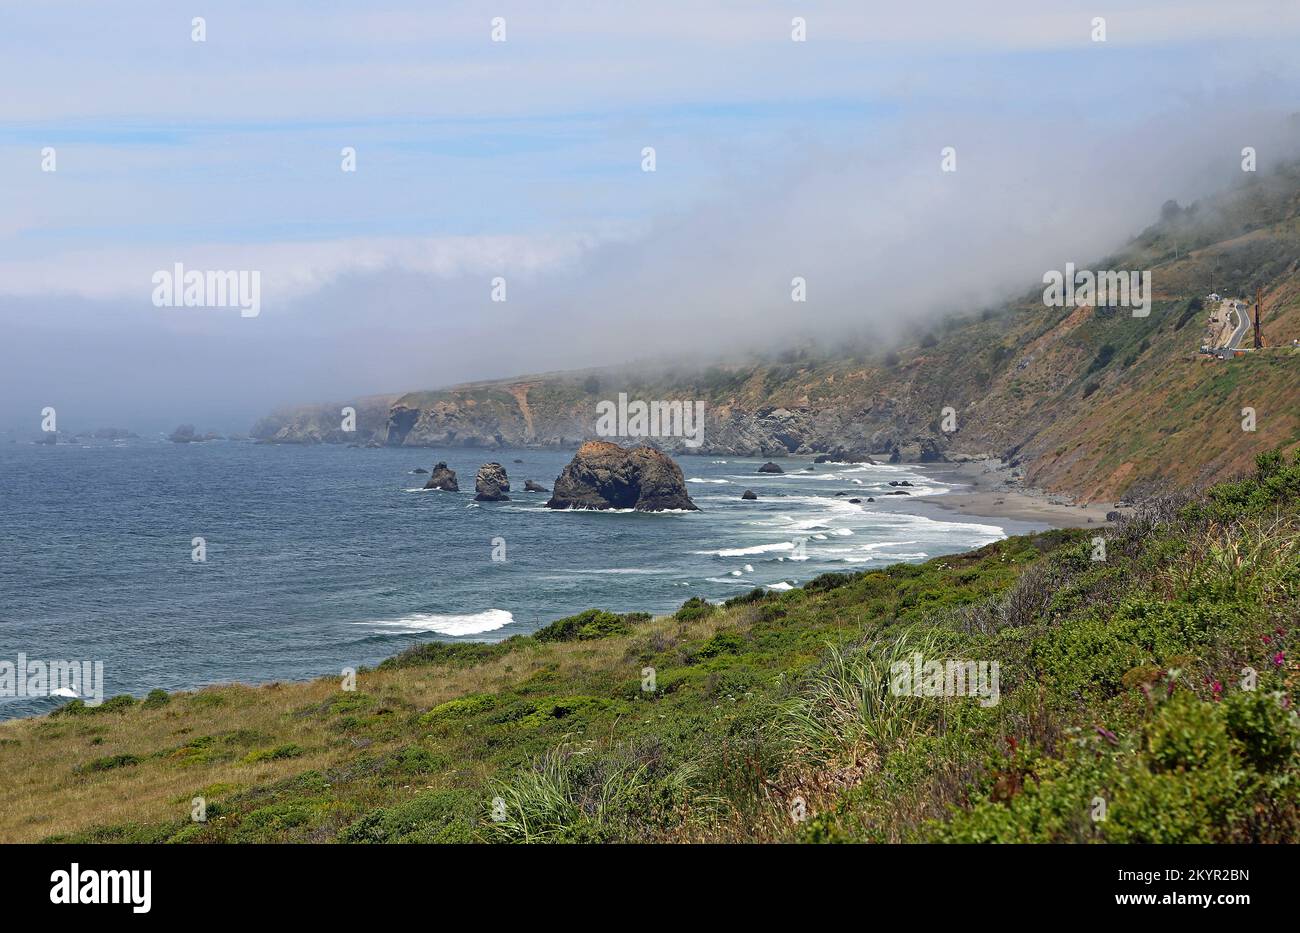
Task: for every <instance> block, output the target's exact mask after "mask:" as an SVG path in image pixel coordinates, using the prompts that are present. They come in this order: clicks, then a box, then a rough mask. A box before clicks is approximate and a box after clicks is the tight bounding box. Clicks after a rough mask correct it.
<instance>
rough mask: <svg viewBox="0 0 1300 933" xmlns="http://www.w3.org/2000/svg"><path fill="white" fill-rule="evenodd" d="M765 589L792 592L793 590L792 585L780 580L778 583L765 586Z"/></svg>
mask: <svg viewBox="0 0 1300 933" xmlns="http://www.w3.org/2000/svg"><path fill="white" fill-rule="evenodd" d="M767 588H768V589H769V590H792V589H794V584H792V583H786V582H785V581H784V580H782V581H781V582H780V583H769V584H767Z"/></svg>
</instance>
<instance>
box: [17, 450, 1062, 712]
mask: <svg viewBox="0 0 1300 933" xmlns="http://www.w3.org/2000/svg"><path fill="white" fill-rule="evenodd" d="M571 457H572V451H554V450H498V451H477V450H470V449H464V448H456V449H447V450H438V449H409V448H382V449H364V448H348V447H342V446H327V445H322V446H315V447H299V446H273V445H257V444H251V443H241V442H227V441H215V442H208V443H199V444H173V443H168V442H165V441H160V440H132V441H125V442H94V443H88V444H85V445H74V444H60V445H57V446H43V445H33V444H27V443H17V444H4V445H0V662H3V661H11V662H16V661H17V657H18V655H19V654H20V653H21V654H25V655H26V657H27V658H29V659H43V660H48V661H55V660H77V661H83V660H85V661H102V662H103V664H104V680H105V688H104V689H105V696H111V695H114V694H118V693H131V694H135V695H136V696H143V695H144V694H145V693H146V692H148V691H149V690H150V689H152V688H155V687H161V688H163V689H166V690H181V689H193V688H196V687H200V686H203V685H206V684H211V683H220V682H229V681H241V682H246V683H263V682H268V681H274V680H292V679H307V678H312V677H316V676H320V675H324V674H337V673H338V672H339V671H341V670H342V669H343V668H344V667H358V666H361V665H373V664H376V663H377V662H379V661H380V660H382V659H384V658H386V657H389V656H391V655H393V654H396V653H397V652H398V651H401V650H402V649H403V648H406V647H408V646H410V645H412V644H416V643H418V642H422V641H431V640H444V641H456V640H488V641H490V640H497V639H502V638H507V637H509V636H511V635H516V634H525V633H528V632H532V631H534V630H536V629H537V628H539V627H541V626H543V625H545V624H547V623H548V622H551V621H554V620H555V619H558V618H561V617H563V616H565V615H570V614H572V613H575V612H579V611H581V610H583V609H588V608H592V607H598V608H602V609H609V610H613V611H618V612H629V611H644V612H651V613H663V612H668V611H671V610H673V609H675V608H676V607H678V606H680V605H681V603H682V602H684V601H685V600H686V599H688V598H690V597H692V596H702V597H705V598H707V599H710V600H722V599H726V598H728V597H731V596H736V595H739V594H742V593H745V592H747V591H748V590H750V589H752V588H754V587H770V588H773V589H777V590H783V589H789V588H791V587H794V586H797V585H799V584H801V583H805V582H807V581H808V580H810V579H812V578H813V577H815V576H817V575H818V574H820V573H824V572H826V571H831V570H839V571H854V570H862V569H865V568H870V567H880V566H885V565H887V564H891V563H896V562H899V561H921V560H925V559H927V558H930V557H934V556H937V555H941V554H946V553H953V552H958V551H965V550H969V549H971V548H975V547H979V546H982V545H984V544H987V543H989V542H991V541H995V540H997V539H999V538H1002V537H1004V536H1005V535H1006V534H1018V533H1022V532H1025V531H1029V530H1033V529H1036V528H1041V527H1043V526H1041V525H1029V524H1025V523H1018V522H1010V521H1007V520H991V519H988V520H981V519H970V518H967V517H965V516H962V517H956V516H953V517H949V516H948V515H947V514H946V513H943V512H940V511H939V510H936V509H925V508H924V507H919V506H918V504H917V502H916V499H917V498H919V497H921V496H938V495H945V494H947V493H949V492H953V491H955V490H954V489H953V487H951V486H949V485H945V483H944V482H943V481H942V479H941V474H937V473H934V472H929V471H927V470H926V469H925V468H924V467H916V466H907V465H879V466H871V465H866V464H851V465H850V464H817V465H816V466H815V467H814V469H813V471H811V472H808V471H806V470H805V468H806V467H807V466H809V465H810V463H809V461H808V460H806V459H798V458H791V459H784V460H778V461H777V462H778V463H779V464H780V465H781V466H782V467H783V468H784V469H785V470H786V471H787V472H786V473H785V474H783V475H767V474H758V473H757V472H756V471H757V469H758V467H759V466H760V464H761V463H762V462H763V460H762V459H753V458H726V457H682V458H680V459H679V461H678V462H679V464H680V465H681V468H682V471H683V474H684V475H685V476H686V477H687V479H688V488H689V490H690V494H691V496H692V498H693V499H694V500H695V502H696V504H697V505H699V507H700V509H701V511H700V512H691V513H672V514H669V513H659V514H644V513H634V512H626V511H620V512H559V511H552V510H549V509H546V508H544V507H543V503H544V502H545V501H546V498H547V496H546V495H543V494H536V493H525V492H522V489H523V485H524V480H525V479H532V480H536V481H537V482H540V483H541V484H542V485H543V486H545V487H547V488H548V489H549V488H550V487H551V485H552V483H553V482H554V480H555V477H556V476H557V475H558V474H559V472H560V470H561V469H562V468H563V467H564V465H565V464H566V463H567V462H568V461H569V459H570V458H571ZM439 460H445V461H447V463H448V464H449V465H450V466H451V467H452V469H454V470H456V472H457V474H458V477H459V480H460V486H461V490H462V491H461V492H460V493H446V492H439V491H428V492H426V491H424V490H422V489H421V488H420V487H422V486H423V484H424V481H425V478H426V477H425V476H424V475H423V474H413V473H412V472H411V471H412V470H414V469H415V468H417V467H422V468H424V469H426V470H428V469H431V468H432V467H433V465H434V464H435V463H436V462H437V461H439ZM488 460H497V461H499V462H501V463H502V464H504V465H505V467H506V470H507V472H508V473H509V476H510V482H511V485H512V488H513V489H514V490H515V491H513V492H512V493H511V496H512V499H511V501H509V502H500V503H476V502H474V501H473V497H474V491H473V487H474V474H475V472H476V471H477V469H478V467H479V465H480V464H482V463H484V462H486V461H488ZM516 460H518V461H522V462H515V461H516ZM890 480H895V481H903V480H906V481H908V482H910V483H912V484H913V485H912V486H911V487H910V488H909V492H910V493H911V496H889V497H886V496H884V495H883V494H884V493H886V492H888V491H890V488H891V487H889V486H888V483H889V481H890ZM746 489H752V490H754V492H756V493H757V494H758V496H759V499H758V501H756V502H752V501H749V502H747V501H742V500H741V498H740V495H741V493H742V492H743V491H744V490H746ZM836 492H843V493H846V495H843V496H836V495H835V493H836ZM868 496H875V497H876V501H875V502H874V503H868V502H866V501H865V500H866V498H867V497H868ZM850 497H859V498H862V499H863V500H864V501H863V503H862V504H861V505H855V504H851V503H849V502H848V501H847V500H848V499H849V498H850ZM921 512H924V513H925V514H918V513H921ZM195 538H202V539H203V544H204V547H205V549H206V555H205V556H206V560H204V561H203V562H196V561H195V560H194V559H193V556H194V551H195V544H194V539H195ZM494 556H495V557H497V558H501V557H504V560H500V559H494ZM61 702H64V701H63V700H60V699H58V698H51V697H0V718H9V717H13V716H26V715H33V714H38V713H43V712H48V711H49V710H51V709H53V708H54V707H55V706H56V705H58V703H61Z"/></svg>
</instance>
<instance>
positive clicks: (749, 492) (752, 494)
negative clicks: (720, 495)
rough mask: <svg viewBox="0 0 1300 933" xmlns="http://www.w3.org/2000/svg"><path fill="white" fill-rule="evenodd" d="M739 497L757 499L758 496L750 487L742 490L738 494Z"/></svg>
mask: <svg viewBox="0 0 1300 933" xmlns="http://www.w3.org/2000/svg"><path fill="white" fill-rule="evenodd" d="M740 498H742V499H757V498H758V495H757V494H756V493H755V492H754V490H752V489H746V490H745V491H744V492H742V493H741V494H740Z"/></svg>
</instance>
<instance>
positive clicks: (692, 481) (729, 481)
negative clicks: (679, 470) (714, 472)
mask: <svg viewBox="0 0 1300 933" xmlns="http://www.w3.org/2000/svg"><path fill="white" fill-rule="evenodd" d="M686 482H688V483H725V484H727V485H730V484H731V480H729V479H701V478H700V477H698V476H692V477H691V478H690V479H688V480H687V481H686Z"/></svg>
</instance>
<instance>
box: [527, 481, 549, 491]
mask: <svg viewBox="0 0 1300 933" xmlns="http://www.w3.org/2000/svg"><path fill="white" fill-rule="evenodd" d="M524 492H550V490H549V489H547V488H546V487H545V486H543V485H542V484H541V483H534V482H533V481H532V480H530V479H526V480H524Z"/></svg>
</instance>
